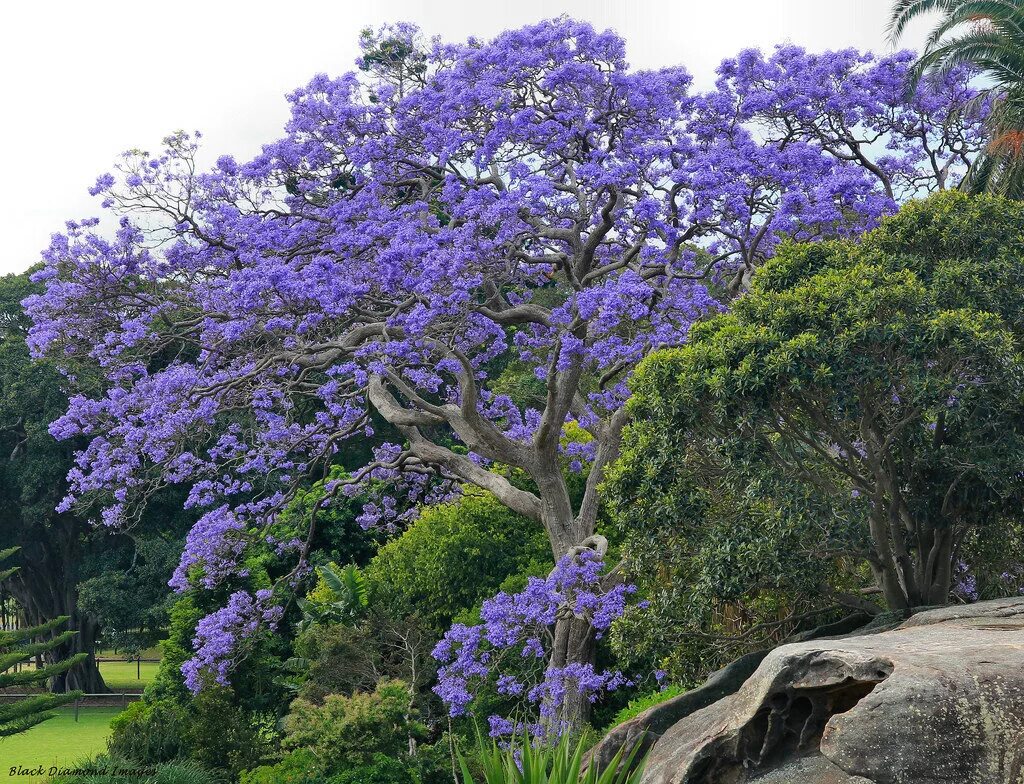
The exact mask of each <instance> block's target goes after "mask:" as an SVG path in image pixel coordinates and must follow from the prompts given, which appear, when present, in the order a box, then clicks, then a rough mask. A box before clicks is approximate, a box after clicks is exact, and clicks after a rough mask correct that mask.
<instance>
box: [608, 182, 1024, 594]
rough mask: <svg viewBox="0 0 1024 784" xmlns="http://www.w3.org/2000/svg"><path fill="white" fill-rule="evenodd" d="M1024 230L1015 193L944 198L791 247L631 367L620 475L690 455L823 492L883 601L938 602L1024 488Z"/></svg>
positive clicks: (791, 495) (824, 511)
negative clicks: (671, 345) (718, 309)
mask: <svg viewBox="0 0 1024 784" xmlns="http://www.w3.org/2000/svg"><path fill="white" fill-rule="evenodd" d="M1022 227H1024V205H1021V204H1019V203H1016V202H1012V201H1008V200H1005V199H1001V198H998V197H987V196H986V197H982V196H978V197H970V196H967V195H965V194H963V193H947V194H940V195H937V196H934V197H932V198H930V199H928V200H925V201H922V202H914V203H911V204H910V205H908V206H906V207H904V208H903V209H902V210H901V211H900V213H899V214H897V215H896V216H894V217H892V218H889V219H887V220H886V221H884V222H883V224H882V226H881V227H880V228H878V229H876V230H874V231H872V232H870V233H868V234H867V235H865V236H864V237H863V238H862V239H861V240H860V241H835V242H826V243H820V244H808V245H796V244H791V245H788V246H786V247H784V248H783V249H782V250H781V252H780V253H779V255H778V257H777V258H776V259H774V260H773V261H772V262H770V263H769V264H767V265H765V267H764V269H763V270H762V271H761V272H759V273H758V276H757V277H756V279H755V283H754V286H753V287H752V290H751V292H750V294H749V295H747V296H746V297H744V298H742V299H741V300H739V301H737V303H736V305H735V307H734V309H733V311H732V312H731V313H729V314H726V315H722V316H719V317H716V318H714V319H712V320H710V321H708V322H705V323H704V324H701V325H699V326H697V327H695V329H694V330H693V332H692V335H691V341H690V343H689V344H688V345H687V346H686V347H684V348H681V349H676V350H670V351H663V352H660V353H658V354H657V355H656V356H652V357H651V358H650V359H649V360H648V361H647V362H645V363H644V364H643V365H642V367H641V368H640V370H639V372H638V374H637V376H636V378H635V381H634V390H635V396H634V399H633V402H632V408H633V414H634V417H635V421H636V424H634V425H633V426H632V427H631V428H630V431H629V435H628V438H627V440H626V443H627V445H628V446H627V452H626V457H625V458H624V461H623V464H621V465H620V467H619V468H618V469H617V470H618V479H619V481H623V482H626V483H627V484H628V486H629V487H631V488H632V491H633V492H634V494H635V497H638V498H642V497H644V494H645V493H646V492H648V489H649V488H650V489H651V490H652V492H654V491H656V488H657V481H658V477H657V476H656V474H657V472H658V467H659V466H660V467H664V466H666V460H668V461H673V460H674V461H675V463H674V464H675V465H685V464H687V460H688V459H689V460H691V461H692V460H694V459H696V460H697V462H698V463H700V462H705V463H706V464H707V466H708V468H707V469H706V470H708V471H711V470H714V471H718V472H721V476H722V477H723V478H724V480H725V481H727V482H729V483H731V486H733V487H734V488H737V491H738V492H741V493H745V494H748V495H749V496H750V497H751V498H753V499H755V500H756V499H763V500H765V501H766V502H768V503H770V504H780V503H782V504H784V505H785V506H787V507H788V508H794V506H799V504H800V498H801V495H805V496H806V497H807V499H808V500H807V501H806V503H805V509H806V510H807V512H808V514H818V515H821V517H820V519H821V520H822V522H823V524H827V523H828V520H829V514H830V513H831V510H830V509H828V508H822V506H821V503H822V500H823V499H825V500H828V499H832V500H833V501H834V507H835V509H836V510H837V511H838V512H840V513H841V514H844V515H845V514H849V515H850V522H851V523H856V524H857V525H858V526H859V527H860V528H861V530H862V531H864V532H866V534H867V536H866V537H865V538H864V540H863V541H864V543H865V544H864V546H862V547H858V546H857V544H856V539H855V538H854V539H852V540H851V541H850V550H849V552H848V553H847V554H846V555H847V556H848V557H853V558H856V559H858V560H860V561H862V562H863V563H865V564H866V565H867V566H868V568H870V571H871V573H872V575H873V577H874V581H875V583H876V585H877V586H878V588H879V589H881V591H882V594H883V596H884V599H885V601H886V602H887V604H888V605H889V606H890V607H892V608H907V607H913V606H918V605H928V604H942V603H945V602H946V601H947V599H948V596H949V592H950V583H951V575H952V566H953V563H954V560H955V558H956V557H957V554H958V553H959V552H960V548H961V545H962V542H963V540H964V537H965V536H966V535H967V533H968V532H970V531H971V530H973V529H975V528H976V527H979V526H984V525H999V524H1001V523H1002V522H1003V521H1006V520H1008V519H1011V518H1013V517H1014V516H1019V514H1020V512H1019V510H1020V508H1021V501H1022V500H1024V498H1022V490H1024V486H1022V483H1024V480H1022V474H1021V472H1020V465H1021V464H1022V462H1024V360H1022V350H1024V310H1022V308H1021V307H1020V303H1021V302H1022V301H1024V234H1022V231H1021V229H1022ZM690 464H692V462H691V463H690ZM767 479H770V480H771V481H766V480H767ZM780 483H786V486H787V487H789V488H790V490H789V491H787V492H786V493H785V494H782V493H780V492H779V489H778V488H779V486H780ZM803 489H807V490H808V491H809V492H807V493H803ZM851 501H852V505H851V503H850V502H851ZM846 510H849V512H847V511H846Z"/></svg>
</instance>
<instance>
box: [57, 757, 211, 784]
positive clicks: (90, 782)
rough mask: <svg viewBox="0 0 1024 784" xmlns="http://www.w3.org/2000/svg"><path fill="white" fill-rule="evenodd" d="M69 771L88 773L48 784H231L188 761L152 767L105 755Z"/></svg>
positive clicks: (69, 766) (147, 763)
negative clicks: (140, 773) (146, 772)
mask: <svg viewBox="0 0 1024 784" xmlns="http://www.w3.org/2000/svg"><path fill="white" fill-rule="evenodd" d="M67 767H68V768H71V769H73V770H81V771H89V773H85V774H82V775H78V774H69V775H58V776H54V777H53V778H51V779H50V780H49V781H50V784H125V782H126V781H137V782H140V784H228V779H227V778H225V777H224V776H223V775H222V774H221V773H220V772H218V771H213V770H209V769H207V768H204V767H203V766H202V765H199V764H198V763H196V762H192V761H189V760H175V761H173V762H163V763H160V764H158V765H153V764H152V763H150V762H136V761H134V760H131V759H126V758H124V757H118V756H116V755H102V756H99V757H95V758H93V759H86V760H80V761H79V762H76V763H73V764H71V765H68V766H67ZM150 769H152V770H153V774H152V775H146V776H141V777H140V776H138V775H134V774H131V773H129V774H127V775H126V773H125V771H142V770H150Z"/></svg>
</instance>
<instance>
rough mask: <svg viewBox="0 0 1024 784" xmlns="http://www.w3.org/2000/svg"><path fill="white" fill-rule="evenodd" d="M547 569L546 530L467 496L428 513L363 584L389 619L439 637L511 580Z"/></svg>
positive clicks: (387, 548)
mask: <svg viewBox="0 0 1024 784" xmlns="http://www.w3.org/2000/svg"><path fill="white" fill-rule="evenodd" d="M535 564H543V565H544V571H545V572H546V571H548V570H550V568H551V548H550V545H549V544H548V542H547V538H546V536H545V534H544V529H543V528H542V527H541V526H540V525H539V524H538V523H536V522H534V521H532V520H528V519H527V518H525V517H523V516H521V515H518V514H516V513H515V512H512V511H510V510H509V509H508V508H507V507H506V506H504V505H503V504H501V503H500V502H498V501H497V500H495V499H494V498H493V497H492V496H490V495H488V494H486V493H484V492H482V491H479V490H475V489H472V488H466V490H465V494H464V495H463V496H461V497H460V498H459V499H457V500H455V501H453V502H451V503H447V504H441V505H438V506H431V507H427V508H425V509H424V510H423V513H422V514H421V515H420V517H419V518H418V519H417V520H416V522H414V523H413V524H412V525H411V526H410V527H409V529H408V530H407V531H406V532H405V533H404V534H402V536H400V537H398V538H397V539H393V540H392V541H390V542H388V543H387V544H386V545H384V546H383V547H382V548H381V549H380V551H379V552H378V553H377V555H376V556H375V557H374V558H373V560H372V561H370V564H369V566H368V567H367V569H366V577H367V581H368V582H369V586H370V593H371V596H372V597H373V599H372V601H373V603H374V604H375V605H376V606H377V607H378V608H379V609H381V611H382V612H385V613H387V614H389V615H392V616H393V617H396V618H400V617H403V616H405V615H415V616H416V617H417V618H419V619H420V620H422V621H423V622H424V623H425V624H427V626H428V627H430V628H431V629H433V630H435V631H436V632H437V633H438V635H440V633H442V632H443V631H444V630H445V629H447V628H448V626H449V624H450V623H451V621H452V619H453V618H455V616H456V615H458V614H459V613H460V612H461V611H463V610H466V609H468V608H472V607H473V606H474V605H476V604H477V603H479V602H480V601H481V600H483V599H486V598H488V597H489V596H491V595H493V594H494V593H495V592H496V591H497V590H498V588H499V586H500V585H501V583H502V582H503V581H504V580H505V579H506V578H507V577H509V576H510V575H513V574H517V573H520V572H524V571H529V570H530V568H531V566H533V565H535Z"/></svg>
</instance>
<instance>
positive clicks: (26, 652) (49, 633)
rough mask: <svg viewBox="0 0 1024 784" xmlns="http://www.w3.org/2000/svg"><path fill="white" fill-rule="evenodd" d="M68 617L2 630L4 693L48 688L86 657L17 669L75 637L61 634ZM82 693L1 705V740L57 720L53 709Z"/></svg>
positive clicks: (0, 686)
mask: <svg viewBox="0 0 1024 784" xmlns="http://www.w3.org/2000/svg"><path fill="white" fill-rule="evenodd" d="M17 550H18V548H16V547H11V548H8V549H6V550H0V563H3V562H4V561H6V560H8V559H9V558H10V557H11V556H12V555H14V553H15V552H17ZM17 571H18V569H17V567H12V568H8V569H4V570H0V582H4V581H5V580H8V579H10V577H11V576H12V575H14V574H15V573H16V572H17ZM67 622H68V619H67V617H66V616H64V617H61V618H54V619H53V620H51V621H48V622H47V623H44V624H39V625H37V626H26V627H23V628H21V629H17V630H13V631H4V630H0V690H10V691H15V692H23V691H24V690H25V689H32V688H38V687H40V686H44V687H45V685H46V683H47V681H49V680H50V679H51V678H53V677H55V676H57V675H60V674H61V673H64V672H67V671H68V670H69V669H71V668H72V667H73V666H75V665H76V664H77V663H78V662H80V661H82V660H83V659H85V658H86V654H84V653H83V654H79V655H78V656H73V657H70V658H67V659H63V660H59V661H56V662H53V663H51V664H47V665H46V666H44V667H40V668H38V669H37V668H35V667H32V666H29V667H25V668H22V669H19V670H15V668H16V667H18V666H19V665H28V664H31V663H32V660H33V659H35V658H36V657H37V656H39V657H48V658H49V655H50V654H51V653H52V652H53V651H55V650H58V649H59V648H61V647H62V646H63V645H64V644H65V643H67V642H68V640H69V639H70V638H71V637H72V636H73V635H74V632H72V631H63V632H61V631H59V630H60V629H61V627H66V626H67ZM80 696H81V692H67V693H65V694H39V695H38V696H33V697H21V698H18V699H14V700H12V701H9V702H7V701H5V702H4V703H3V704H0V738H4V737H8V736H10V735H17V734H18V733H21V732H25V730H27V729H29V728H31V727H34V726H35V725H37V724H39V723H40V722H43V721H46V720H47V719H51V718H53V717H54V715H55V714H54V713H53V709H54V708H58V707H60V706H61V705H64V704H66V703H68V702H71V701H72V700H75V699H78V698H79V697H80Z"/></svg>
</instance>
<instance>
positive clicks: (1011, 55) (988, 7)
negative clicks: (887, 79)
mask: <svg viewBox="0 0 1024 784" xmlns="http://www.w3.org/2000/svg"><path fill="white" fill-rule="evenodd" d="M933 12H938V13H940V14H941V17H940V20H939V22H938V24H937V25H936V26H935V29H933V30H932V32H931V33H930V35H929V36H928V39H927V43H926V45H925V50H924V53H923V54H922V55H921V57H920V59H919V60H918V61H917V63H916V64H915V66H914V70H913V71H912V84H911V87H913V86H915V85H916V83H917V82H918V81H919V80H920V79H922V78H923V77H925V76H926V75H927V74H929V73H942V72H944V71H948V70H949V69H951V68H955V67H957V66H960V65H971V66H974V67H975V68H977V69H978V70H979V71H980V72H981V74H983V75H984V76H985V77H986V78H987V79H988V80H989V81H990V86H989V87H987V88H986V89H985V90H984V91H983V92H982V95H981V96H980V100H983V101H987V102H988V103H989V105H990V107H991V109H990V114H989V125H990V128H991V133H992V140H991V141H990V142H989V145H988V148H987V149H986V150H985V152H984V153H983V154H981V155H979V156H978V158H977V159H976V160H975V162H974V165H973V166H972V167H971V170H970V171H969V172H968V175H967V177H966V178H965V179H964V183H963V187H964V188H966V189H967V190H969V191H971V192H974V193H979V192H983V191H984V192H987V193H997V194H1000V195H1002V196H1007V197H1009V198H1013V199H1024V0H896V2H895V3H894V4H893V9H892V16H891V19H890V22H889V34H890V38H891V40H892V41H893V42H895V41H896V40H897V39H899V37H900V36H901V35H902V34H903V32H904V31H905V30H906V27H907V25H908V24H909V23H910V22H911V21H912V20H914V19H916V18H918V17H921V16H923V15H926V14H930V13H933Z"/></svg>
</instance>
